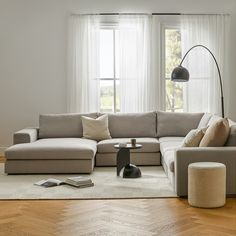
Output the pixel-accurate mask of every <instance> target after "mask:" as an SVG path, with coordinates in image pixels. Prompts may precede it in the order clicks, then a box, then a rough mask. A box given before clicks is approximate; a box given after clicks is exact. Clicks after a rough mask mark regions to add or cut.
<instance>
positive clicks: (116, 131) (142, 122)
mask: <svg viewBox="0 0 236 236" xmlns="http://www.w3.org/2000/svg"><path fill="white" fill-rule="evenodd" d="M108 126H109V131H110V134H111V137H112V138H138V137H156V112H145V113H123V114H122V113H119V114H108Z"/></svg>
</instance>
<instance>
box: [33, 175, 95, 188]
mask: <svg viewBox="0 0 236 236" xmlns="http://www.w3.org/2000/svg"><path fill="white" fill-rule="evenodd" d="M63 184H67V185H71V186H74V187H77V188H86V187H92V186H94V183H93V182H92V180H91V179H90V178H87V177H83V176H77V177H69V178H67V179H66V180H65V181H61V180H58V179H53V178H50V179H43V180H40V181H38V182H36V183H34V185H37V186H42V187H45V188H49V187H55V186H59V185H63Z"/></svg>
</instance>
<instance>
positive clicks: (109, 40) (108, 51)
mask: <svg viewBox="0 0 236 236" xmlns="http://www.w3.org/2000/svg"><path fill="white" fill-rule="evenodd" d="M113 51H114V50H113V30H110V29H101V30H100V78H113V77H114V68H113V67H114V65H113V60H114V55H113Z"/></svg>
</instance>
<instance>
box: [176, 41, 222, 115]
mask: <svg viewBox="0 0 236 236" xmlns="http://www.w3.org/2000/svg"><path fill="white" fill-rule="evenodd" d="M196 47H202V48H205V49H206V50H207V51H208V52H209V53H210V54H211V56H212V57H213V59H214V61H215V63H216V67H217V70H218V74H219V80H220V92H221V108H222V117H224V95H223V85H222V78H221V73H220V68H219V64H218V62H217V60H216V58H215V56H214V54H213V53H212V52H211V50H210V49H209V48H207V47H206V46H204V45H201V44H198V45H195V46H193V47H191V48H190V49H189V50H188V51H187V52H186V53H185V55H184V57H183V58H182V60H181V62H180V64H179V65H180V66H181V65H182V63H183V61H184V60H185V58H186V56H187V55H188V54H189V52H190V51H191V50H192V49H194V48H196Z"/></svg>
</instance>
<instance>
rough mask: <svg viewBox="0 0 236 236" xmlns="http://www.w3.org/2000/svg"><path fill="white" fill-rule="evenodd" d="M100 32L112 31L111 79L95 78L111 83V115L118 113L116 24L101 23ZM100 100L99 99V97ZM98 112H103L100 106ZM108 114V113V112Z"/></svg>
mask: <svg viewBox="0 0 236 236" xmlns="http://www.w3.org/2000/svg"><path fill="white" fill-rule="evenodd" d="M100 30H112V31H113V77H112V78H104V77H99V78H97V79H98V80H99V81H113V107H112V111H111V112H113V113H117V112H119V111H118V110H117V103H116V102H117V91H116V90H117V81H119V80H120V78H118V77H117V76H116V75H117V74H116V71H117V70H116V59H117V58H116V31H117V30H118V28H117V24H111V23H103V24H102V25H101V26H100V27H99V31H100ZM100 99H101V97H100ZM99 109H100V112H104V111H102V110H101V105H100V108H99ZM108 113H109V112H108Z"/></svg>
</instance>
